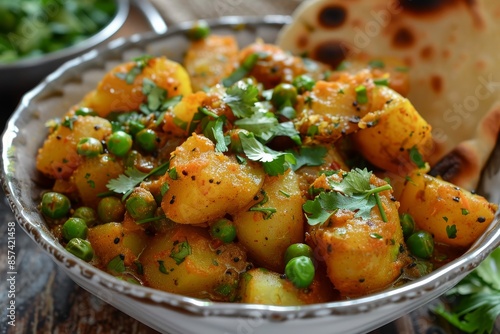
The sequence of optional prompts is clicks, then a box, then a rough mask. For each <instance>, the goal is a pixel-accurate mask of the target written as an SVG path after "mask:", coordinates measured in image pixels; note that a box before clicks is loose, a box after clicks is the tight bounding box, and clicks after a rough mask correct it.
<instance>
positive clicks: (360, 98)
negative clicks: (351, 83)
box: [354, 85, 368, 104]
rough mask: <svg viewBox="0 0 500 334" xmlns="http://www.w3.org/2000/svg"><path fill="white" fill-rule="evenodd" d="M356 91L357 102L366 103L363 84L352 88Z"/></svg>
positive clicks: (365, 92)
mask: <svg viewBox="0 0 500 334" xmlns="http://www.w3.org/2000/svg"><path fill="white" fill-rule="evenodd" d="M354 91H355V92H356V101H357V102H358V103H359V104H366V103H368V92H367V90H366V87H365V86H364V85H359V86H358V87H356V88H355V89H354Z"/></svg>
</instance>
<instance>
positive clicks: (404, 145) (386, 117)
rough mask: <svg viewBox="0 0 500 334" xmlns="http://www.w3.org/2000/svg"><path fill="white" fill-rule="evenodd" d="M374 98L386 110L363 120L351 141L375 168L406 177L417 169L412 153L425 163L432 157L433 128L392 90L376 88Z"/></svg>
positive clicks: (374, 113)
mask: <svg viewBox="0 0 500 334" xmlns="http://www.w3.org/2000/svg"><path fill="white" fill-rule="evenodd" d="M374 96H376V97H375V98H376V99H377V100H378V102H376V104H377V105H380V104H382V106H383V107H382V108H381V109H378V110H379V111H374V112H371V113H369V114H367V115H366V116H365V117H363V118H362V119H361V122H360V123H359V127H360V128H361V130H360V131H358V132H356V133H355V134H353V137H352V138H353V140H354V142H355V144H356V147H357V149H359V151H360V152H361V154H362V155H363V157H365V158H366V159H367V160H368V161H370V162H371V163H372V164H374V165H375V166H377V167H380V168H382V169H384V170H386V171H390V172H392V173H395V174H397V175H400V176H405V175H406V174H407V173H408V172H411V171H413V170H416V169H417V168H418V166H417V165H416V164H415V162H414V157H413V158H412V156H411V154H412V152H413V153H415V152H418V153H419V154H420V155H421V156H422V159H423V161H427V157H428V156H429V155H430V154H432V147H433V141H432V135H431V126H430V125H429V124H428V123H427V122H426V121H425V120H424V119H423V118H422V117H421V116H420V114H419V113H418V112H417V111H416V110H415V108H414V107H413V105H412V104H411V103H410V101H408V100H407V99H406V98H404V97H402V96H401V95H399V94H398V93H396V92H395V91H393V90H391V89H390V88H387V87H383V86H377V87H376V88H375V90H374ZM375 110H377V109H375Z"/></svg>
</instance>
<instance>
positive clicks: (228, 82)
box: [222, 53, 262, 87]
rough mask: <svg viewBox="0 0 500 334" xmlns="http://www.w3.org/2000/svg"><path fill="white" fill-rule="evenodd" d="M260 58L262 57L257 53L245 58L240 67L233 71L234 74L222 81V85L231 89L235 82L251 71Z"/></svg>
mask: <svg viewBox="0 0 500 334" xmlns="http://www.w3.org/2000/svg"><path fill="white" fill-rule="evenodd" d="M261 57H262V55H261V54H259V53H252V54H251V55H249V56H248V57H246V58H245V60H243V62H242V63H241V66H240V67H238V68H237V69H236V70H234V72H233V73H231V74H230V75H229V76H228V77H227V78H225V79H223V80H222V85H223V86H224V87H231V86H232V85H234V84H235V83H236V82H238V81H240V80H241V79H243V78H245V77H246V76H247V75H248V74H249V73H250V72H251V71H252V69H253V68H254V66H255V65H256V64H257V61H258V60H259V58H261Z"/></svg>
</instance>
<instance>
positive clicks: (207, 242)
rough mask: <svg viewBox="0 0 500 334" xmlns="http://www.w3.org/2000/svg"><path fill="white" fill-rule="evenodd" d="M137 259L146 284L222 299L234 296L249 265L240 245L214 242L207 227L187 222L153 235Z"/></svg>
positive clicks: (197, 295)
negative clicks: (189, 224)
mask: <svg viewBox="0 0 500 334" xmlns="http://www.w3.org/2000/svg"><path fill="white" fill-rule="evenodd" d="M139 260H140V262H141V264H142V266H143V268H144V278H145V281H146V283H147V285H148V286H151V287H152V288H155V289H159V290H163V291H168V292H173V293H178V294H182V295H185V296H191V297H197V298H211V299H212V300H221V301H229V300H231V299H232V298H234V296H235V293H236V288H237V286H238V280H239V274H240V273H241V272H243V271H245V269H246V267H247V265H248V263H247V262H246V256H245V252H244V251H243V250H242V249H241V248H240V247H238V246H237V245H235V244H234V243H231V244H223V245H221V244H216V243H214V242H213V240H212V239H211V238H210V236H209V234H208V232H207V230H206V229H204V228H200V227H194V226H188V225H176V226H175V227H174V228H172V229H170V230H169V231H167V232H166V233H165V234H161V233H160V234H157V235H155V236H154V238H153V239H152V240H151V242H150V243H149V244H148V246H147V248H146V249H145V250H144V252H143V253H142V254H141V257H140V259H139Z"/></svg>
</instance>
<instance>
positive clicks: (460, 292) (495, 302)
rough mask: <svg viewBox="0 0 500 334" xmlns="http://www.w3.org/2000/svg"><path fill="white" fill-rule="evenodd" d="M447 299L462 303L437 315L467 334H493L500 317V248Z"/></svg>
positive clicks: (439, 309)
mask: <svg viewBox="0 0 500 334" xmlns="http://www.w3.org/2000/svg"><path fill="white" fill-rule="evenodd" d="M447 296H449V297H454V298H457V300H458V303H456V304H455V305H453V306H452V307H451V310H450V311H448V310H446V309H445V308H444V307H443V306H442V305H441V306H438V307H437V308H436V309H434V312H435V313H437V314H439V315H440V316H442V317H443V318H445V319H446V320H447V321H448V322H450V323H451V324H452V325H453V326H455V327H457V328H458V329H460V330H462V331H464V332H466V333H478V334H483V333H492V332H493V328H494V324H495V321H496V319H497V317H498V316H499V315H500V248H497V249H496V250H494V251H493V252H492V253H491V254H490V255H489V256H488V257H487V258H486V259H485V260H484V261H483V262H482V263H481V264H480V265H479V266H478V267H477V268H476V269H475V270H474V271H472V272H471V273H470V274H469V275H467V276H466V277H465V278H464V279H463V280H462V281H460V282H459V283H458V284H457V285H456V286H455V287H454V288H453V289H451V290H450V291H449V292H448V293H447Z"/></svg>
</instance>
